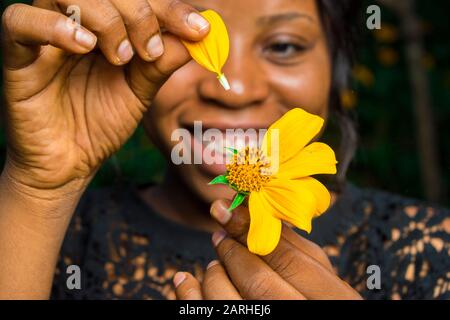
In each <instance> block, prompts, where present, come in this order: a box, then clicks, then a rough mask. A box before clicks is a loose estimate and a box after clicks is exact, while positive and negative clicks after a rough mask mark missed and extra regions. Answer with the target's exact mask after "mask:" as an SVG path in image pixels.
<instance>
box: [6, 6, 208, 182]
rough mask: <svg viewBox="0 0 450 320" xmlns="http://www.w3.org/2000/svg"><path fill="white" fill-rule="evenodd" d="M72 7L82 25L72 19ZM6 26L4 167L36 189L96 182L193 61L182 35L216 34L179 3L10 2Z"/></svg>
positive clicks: (187, 7) (195, 38)
mask: <svg viewBox="0 0 450 320" xmlns="http://www.w3.org/2000/svg"><path fill="white" fill-rule="evenodd" d="M71 5H76V6H78V7H79V8H80V13H81V24H82V26H79V25H77V24H75V23H74V22H72V20H70V19H69V18H67V17H66V16H64V13H66V10H67V8H68V6H71ZM2 23H3V31H4V33H3V36H2V39H3V45H2V47H3V48H4V50H5V52H4V65H3V70H4V89H5V96H6V122H7V141H8V154H7V164H6V169H5V171H8V174H9V176H12V177H13V179H14V180H15V181H16V182H17V183H18V184H19V185H20V184H22V185H24V186H25V187H26V188H34V189H35V190H50V189H57V188H60V187H61V186H65V185H68V184H70V183H72V182H73V181H77V180H83V179H89V178H90V177H91V176H92V175H93V174H94V172H95V171H96V170H97V168H98V167H99V166H100V165H101V164H102V162H103V161H104V160H105V159H107V158H108V157H109V156H111V155H112V154H113V153H114V152H116V151H117V150H118V149H119V148H120V147H121V145H122V144H123V143H124V142H125V141H126V140H127V139H128V138H129V137H130V135H131V134H132V133H133V132H134V130H135V128H136V127H137V125H138V123H139V122H140V120H141V118H142V116H143V113H144V112H145V111H146V110H147V108H148V107H149V106H150V104H151V101H152V98H153V97H154V96H155V94H156V93H157V91H158V90H159V88H160V87H161V85H162V84H163V83H164V82H165V80H166V79H167V78H168V77H169V76H170V75H171V74H172V73H173V72H174V71H176V70H177V69H178V68H180V67H181V66H183V65H184V64H185V63H187V62H188V61H189V60H190V56H189V54H188V52H187V50H185V48H184V46H183V45H182V44H181V42H180V41H179V39H178V37H181V38H184V39H187V40H193V41H195V40H200V39H201V38H203V37H204V36H205V35H206V34H207V33H208V31H209V24H208V23H207V21H206V20H204V19H203V18H202V17H201V16H200V15H198V14H196V10H195V9H193V8H192V7H191V6H189V5H186V4H184V3H182V2H181V1H175V0H134V1H123V0H70V1H68V0H67V1H66V0H38V1H34V6H28V5H24V4H15V5H12V6H9V7H8V8H7V9H6V10H5V12H4V14H3V19H2ZM160 27H164V28H165V29H166V30H167V31H168V32H169V33H170V34H168V33H166V34H164V35H162V39H163V40H162V42H161V41H160V40H159V39H161V37H160V33H161V32H160ZM95 48H98V49H99V50H94V49H95ZM34 189H33V190H34Z"/></svg>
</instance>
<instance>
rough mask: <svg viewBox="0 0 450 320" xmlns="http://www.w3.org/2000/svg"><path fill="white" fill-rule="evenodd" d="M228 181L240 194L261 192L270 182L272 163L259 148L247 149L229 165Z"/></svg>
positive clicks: (235, 156)
mask: <svg viewBox="0 0 450 320" xmlns="http://www.w3.org/2000/svg"><path fill="white" fill-rule="evenodd" d="M227 179H228V182H229V183H230V184H231V185H233V186H235V187H236V188H237V191H238V192H251V191H259V190H260V189H261V187H262V186H263V185H265V184H266V183H267V182H269V180H270V161H269V160H268V159H267V157H266V156H265V155H264V154H263V152H262V151H261V150H259V149H258V148H250V147H246V148H245V149H242V150H241V151H239V152H238V153H237V154H235V155H234V156H233V160H232V161H231V163H230V164H228V165H227Z"/></svg>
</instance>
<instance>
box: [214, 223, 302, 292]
mask: <svg viewBox="0 0 450 320" xmlns="http://www.w3.org/2000/svg"><path fill="white" fill-rule="evenodd" d="M212 241H213V244H214V246H215V248H216V252H217V255H218V256H219V259H220V261H221V262H222V263H223V265H224V266H225V268H226V270H227V273H228V275H229V276H230V278H231V281H232V282H233V284H234V285H235V286H236V287H237V289H238V290H239V292H240V295H241V296H242V297H243V298H244V299H252V300H254V299H262V300H268V299H280V300H292V299H294V300H298V299H305V297H304V296H303V295H302V294H301V293H299V292H298V291H297V290H296V289H295V288H294V287H292V286H291V285H290V284H289V283H288V282H286V281H284V280H283V279H282V278H281V277H280V275H278V274H277V273H276V272H274V271H273V270H272V269H271V268H270V267H269V266H268V265H267V264H266V263H265V262H264V261H262V260H261V259H260V258H259V257H257V256H256V255H254V254H252V253H250V252H249V251H248V250H247V248H245V247H244V246H242V245H241V244H240V243H238V242H236V241H235V240H233V239H231V238H228V237H226V234H225V233H224V232H216V233H214V234H213V238H212Z"/></svg>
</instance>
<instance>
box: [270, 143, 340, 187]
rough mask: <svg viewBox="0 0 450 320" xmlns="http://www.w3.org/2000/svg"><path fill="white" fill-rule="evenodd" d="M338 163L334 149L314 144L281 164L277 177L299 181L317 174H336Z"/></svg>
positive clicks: (322, 144)
mask: <svg viewBox="0 0 450 320" xmlns="http://www.w3.org/2000/svg"><path fill="white" fill-rule="evenodd" d="M336 163H337V161H336V155H335V154H334V151H333V149H331V148H330V147H329V146H328V145H326V144H325V143H321V142H313V143H311V144H310V145H309V146H306V147H305V148H304V149H302V150H300V152H299V153H297V154H296V155H295V156H294V157H293V158H291V159H289V160H287V161H286V162H284V163H282V164H280V168H279V170H278V172H277V174H276V177H277V178H280V179H299V178H304V177H308V176H311V175H315V174H335V173H336Z"/></svg>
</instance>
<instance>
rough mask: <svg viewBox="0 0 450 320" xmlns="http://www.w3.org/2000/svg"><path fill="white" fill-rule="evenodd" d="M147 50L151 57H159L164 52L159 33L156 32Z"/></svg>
mask: <svg viewBox="0 0 450 320" xmlns="http://www.w3.org/2000/svg"><path fill="white" fill-rule="evenodd" d="M147 52H148V54H149V55H150V57H151V58H153V59H154V58H158V57H159V56H161V55H162V54H163V53H164V45H163V42H162V39H161V36H160V35H159V34H155V35H154V36H153V37H151V38H150V40H149V41H148V43H147Z"/></svg>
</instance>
